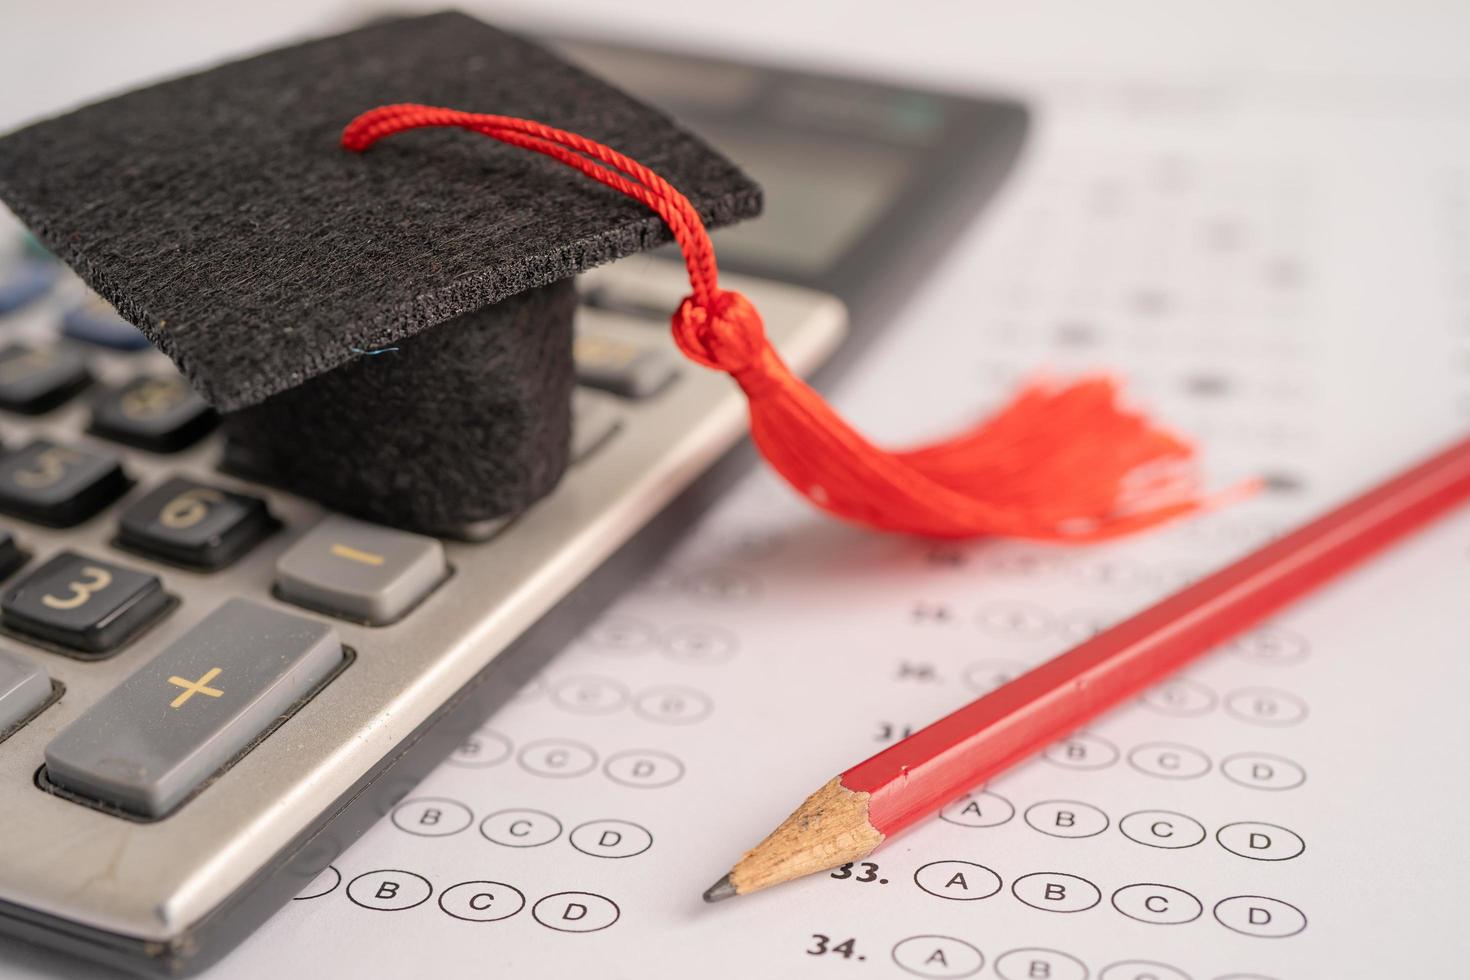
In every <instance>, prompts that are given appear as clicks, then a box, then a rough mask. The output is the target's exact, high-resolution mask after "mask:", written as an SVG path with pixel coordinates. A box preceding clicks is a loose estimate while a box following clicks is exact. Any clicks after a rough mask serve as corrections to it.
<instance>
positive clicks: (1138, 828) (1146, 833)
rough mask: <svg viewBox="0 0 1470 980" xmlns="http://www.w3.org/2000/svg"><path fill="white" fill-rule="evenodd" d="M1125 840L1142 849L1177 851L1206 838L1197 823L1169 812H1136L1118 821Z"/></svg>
mask: <svg viewBox="0 0 1470 980" xmlns="http://www.w3.org/2000/svg"><path fill="white" fill-rule="evenodd" d="M1118 830H1120V831H1121V832H1122V834H1123V836H1124V837H1127V838H1128V839H1129V840H1131V841H1134V842H1136V843H1139V844H1143V845H1144V846H1145V847H1161V848H1164V849H1166V850H1178V849H1180V848H1184V847H1193V846H1195V845H1196V844H1198V843H1199V842H1200V841H1202V840H1204V839H1205V828H1204V825H1203V824H1201V823H1200V822H1199V821H1198V820H1195V819H1194V818H1193V817H1187V816H1185V815H1184V814H1182V813H1175V812H1173V811H1172V810H1139V811H1137V812H1136V813H1130V814H1128V816H1126V817H1124V818H1123V819H1122V820H1119V821H1118Z"/></svg>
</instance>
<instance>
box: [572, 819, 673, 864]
mask: <svg viewBox="0 0 1470 980" xmlns="http://www.w3.org/2000/svg"><path fill="white" fill-rule="evenodd" d="M567 840H568V841H570V842H571V845H572V846H573V847H575V848H576V849H577V850H579V851H581V852H582V853H583V854H589V855H591V856H592V857H597V858H630V857H635V856H637V855H639V854H642V853H643V852H644V851H646V850H648V849H649V848H650V847H652V846H653V835H652V834H650V833H649V832H648V831H647V830H645V829H643V828H642V827H640V826H638V825H637V824H636V823H630V822H629V821H627V820H589V821H587V822H586V823H584V824H582V825H581V826H579V827H577V828H575V829H574V830H573V831H572V832H571V834H570V835H568V837H567Z"/></svg>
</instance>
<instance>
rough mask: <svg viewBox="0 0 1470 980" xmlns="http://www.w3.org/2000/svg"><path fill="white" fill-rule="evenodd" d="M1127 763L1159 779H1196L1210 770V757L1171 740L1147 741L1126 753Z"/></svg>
mask: <svg viewBox="0 0 1470 980" xmlns="http://www.w3.org/2000/svg"><path fill="white" fill-rule="evenodd" d="M1128 764H1129V765H1131V766H1132V767H1133V768H1134V769H1137V770H1138V771H1139V772H1141V773H1144V774H1145V775H1149V776H1157V777H1158V778H1159V779H1198V778H1199V777H1200V776H1203V775H1204V774H1205V773H1207V772H1209V771H1210V765H1211V763H1210V757H1209V756H1207V755H1205V754H1204V753H1203V752H1201V751H1200V750H1199V749H1196V748H1191V747H1190V746H1188V745H1178V744H1175V743H1171V742H1148V743H1146V744H1144V745H1138V746H1135V747H1134V748H1133V749H1132V750H1131V751H1129V753H1128Z"/></svg>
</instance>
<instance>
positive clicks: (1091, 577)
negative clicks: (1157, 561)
mask: <svg viewBox="0 0 1470 980" xmlns="http://www.w3.org/2000/svg"><path fill="white" fill-rule="evenodd" d="M1071 571H1072V577H1073V578H1074V579H1076V580H1077V581H1078V582H1079V583H1081V584H1082V585H1085V586H1087V587H1088V588H1105V589H1137V588H1141V587H1144V586H1147V585H1149V584H1150V582H1151V580H1152V576H1151V575H1150V574H1149V572H1148V571H1147V570H1146V569H1144V568H1142V567H1140V566H1138V565H1135V564H1132V563H1131V562H1123V561H1084V562H1080V563H1078V564H1076V565H1073V566H1072V570H1071Z"/></svg>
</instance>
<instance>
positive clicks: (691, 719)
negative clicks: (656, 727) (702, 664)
mask: <svg viewBox="0 0 1470 980" xmlns="http://www.w3.org/2000/svg"><path fill="white" fill-rule="evenodd" d="M633 710H634V711H635V712H637V713H638V715H639V716H640V717H643V718H647V719H648V720H649V721H656V722H658V723H659V724H662V725H692V724H694V723H695V722H700V721H703V720H704V719H706V718H708V717H709V716H710V712H712V711H714V710H715V703H714V702H713V701H711V700H710V698H709V695H708V694H705V693H704V692H703V691H696V690H694V689H693V688H692V687H654V688H650V689H648V690H646V691H643V692H642V693H641V694H639V695H638V699H637V700H636V701H634V702H633Z"/></svg>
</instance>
